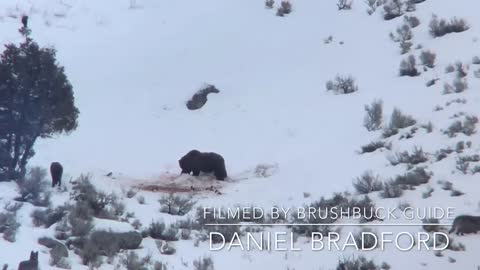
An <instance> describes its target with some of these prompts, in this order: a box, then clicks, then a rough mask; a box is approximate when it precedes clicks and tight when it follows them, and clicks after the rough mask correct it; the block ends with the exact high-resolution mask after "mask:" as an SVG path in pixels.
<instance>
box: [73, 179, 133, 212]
mask: <svg viewBox="0 0 480 270" xmlns="http://www.w3.org/2000/svg"><path fill="white" fill-rule="evenodd" d="M70 197H71V199H72V200H74V201H76V203H77V204H81V205H82V206H83V207H87V208H89V209H90V210H91V214H92V215H93V216H95V217H97V218H106V219H118V218H119V216H120V215H123V213H124V211H125V204H123V202H121V201H119V198H118V197H117V196H116V195H115V194H113V193H112V194H106V193H105V192H103V191H98V190H97V189H96V188H95V187H94V186H93V185H92V183H91V182H90V176H86V175H81V176H80V177H79V178H78V179H77V180H75V181H74V182H73V187H72V192H71V194H70Z"/></svg>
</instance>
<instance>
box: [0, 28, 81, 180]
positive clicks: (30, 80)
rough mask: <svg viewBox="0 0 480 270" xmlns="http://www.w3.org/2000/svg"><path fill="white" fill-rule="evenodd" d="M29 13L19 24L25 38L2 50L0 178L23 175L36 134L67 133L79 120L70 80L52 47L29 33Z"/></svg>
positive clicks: (38, 136) (0, 63)
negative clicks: (42, 44) (33, 37)
mask: <svg viewBox="0 0 480 270" xmlns="http://www.w3.org/2000/svg"><path fill="white" fill-rule="evenodd" d="M27 19H28V18H22V23H23V26H22V28H20V30H19V32H20V33H21V34H22V35H23V37H24V38H25V40H24V41H23V42H22V43H20V44H19V45H17V44H13V43H10V44H7V45H6V46H5V51H4V52H3V53H2V54H1V55H0V181H5V180H13V179H19V178H21V177H23V176H24V175H25V167H26V165H27V162H28V160H29V159H30V158H31V157H32V156H33V155H34V151H33V146H34V144H35V141H36V140H37V139H38V138H46V137H50V136H52V135H55V134H61V133H69V132H71V131H73V130H75V128H76V127H77V124H78V123H77V118H78V114H79V111H78V109H77V108H76V107H75V104H74V96H73V90H72V85H71V84H70V82H69V81H68V79H67V76H66V75H65V72H64V68H63V67H62V66H60V65H58V63H57V60H56V51H55V49H53V48H42V47H40V46H39V45H38V44H37V43H36V42H35V41H34V40H33V39H32V38H31V37H30V34H31V30H30V29H29V28H28V25H27V21H28V20H27Z"/></svg>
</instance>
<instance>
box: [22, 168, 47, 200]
mask: <svg viewBox="0 0 480 270" xmlns="http://www.w3.org/2000/svg"><path fill="white" fill-rule="evenodd" d="M46 175H47V172H46V170H45V169H43V168H40V167H33V168H31V169H30V170H29V172H28V174H27V176H26V177H24V178H22V179H19V180H18V181H17V184H18V188H19V192H20V197H19V198H16V200H17V201H21V202H29V203H31V204H33V205H35V206H48V205H49V204H50V192H48V191H47V187H48V182H47V180H46Z"/></svg>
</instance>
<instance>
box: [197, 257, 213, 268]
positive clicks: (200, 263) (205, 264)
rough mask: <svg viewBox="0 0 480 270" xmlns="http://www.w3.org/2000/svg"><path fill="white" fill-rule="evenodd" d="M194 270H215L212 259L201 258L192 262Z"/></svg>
mask: <svg viewBox="0 0 480 270" xmlns="http://www.w3.org/2000/svg"><path fill="white" fill-rule="evenodd" d="M193 269H194V270H215V267H214V263H213V260H212V258H210V257H203V258H199V259H197V260H194V261H193Z"/></svg>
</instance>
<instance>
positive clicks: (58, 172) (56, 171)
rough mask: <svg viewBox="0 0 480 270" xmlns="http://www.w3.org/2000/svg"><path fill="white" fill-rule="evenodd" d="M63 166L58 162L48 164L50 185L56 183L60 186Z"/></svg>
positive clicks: (53, 185)
mask: <svg viewBox="0 0 480 270" xmlns="http://www.w3.org/2000/svg"><path fill="white" fill-rule="evenodd" d="M62 174H63V166H62V164H60V163H59V162H52V164H50V175H51V176H52V187H55V186H56V185H57V184H58V186H59V187H60V185H61V183H62Z"/></svg>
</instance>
